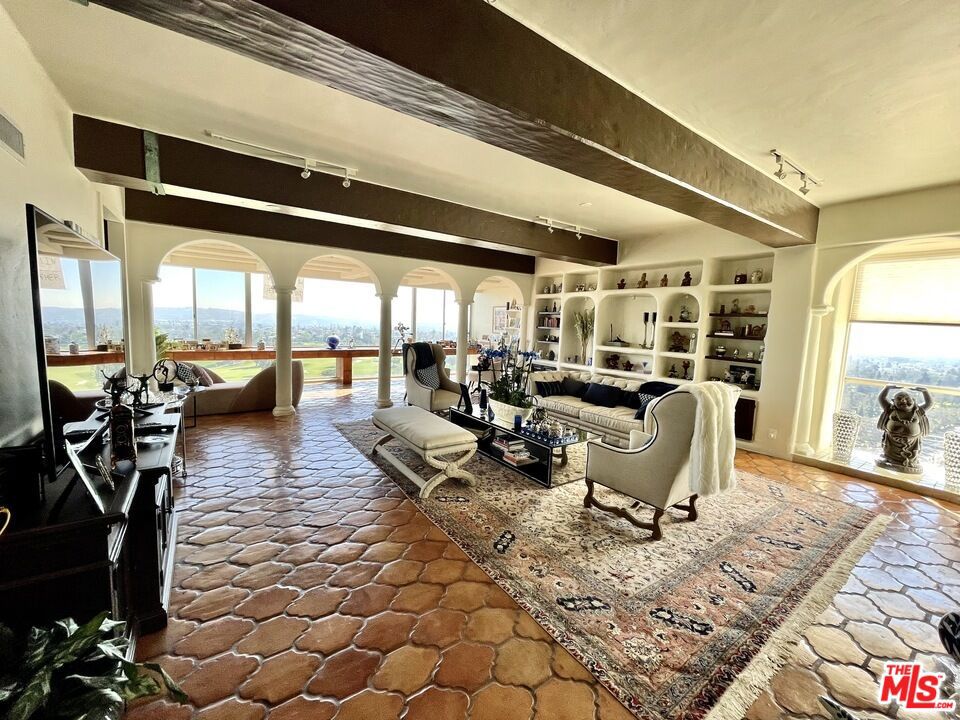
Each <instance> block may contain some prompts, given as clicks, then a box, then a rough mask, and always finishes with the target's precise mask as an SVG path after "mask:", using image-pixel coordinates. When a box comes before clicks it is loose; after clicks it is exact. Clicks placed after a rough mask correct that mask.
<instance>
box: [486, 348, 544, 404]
mask: <svg viewBox="0 0 960 720" xmlns="http://www.w3.org/2000/svg"><path fill="white" fill-rule="evenodd" d="M539 357H540V354H539V353H538V352H537V351H535V350H530V351H526V350H520V349H519V348H517V349H516V350H514V349H512V348H509V347H503V346H501V347H499V348H496V349H485V350H483V351H482V352H481V358H486V359H487V362H489V363H490V364H491V367H492V368H493V380H489V381H486V382H484V383H483V384H484V385H486V386H487V388H488V390H487V401H488V402H489V403H490V409H491V410H492V411H493V414H494V415H495V416H496V417H497V418H499V419H500V420H503V421H505V422H509V423H513V419H514V418H515V417H516V416H517V415H519V416H520V417H521V419H522V421H523V422H526V421H527V420H529V419H530V415H531V414H532V413H533V400H532V396H531V395H530V394H529V393H528V392H527V383H528V382H529V380H530V373H531V372H532V371H533V361H534V360H536V359H537V358H539ZM496 359H499V360H500V361H501V367H500V373H499V375H498V374H497V368H496V364H494V363H493V361H494V360H496Z"/></svg>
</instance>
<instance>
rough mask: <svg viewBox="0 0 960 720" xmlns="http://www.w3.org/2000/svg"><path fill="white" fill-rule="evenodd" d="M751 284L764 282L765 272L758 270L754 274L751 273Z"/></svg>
mask: <svg viewBox="0 0 960 720" xmlns="http://www.w3.org/2000/svg"><path fill="white" fill-rule="evenodd" d="M750 282H751V283H753V284H754V285H756V284H757V283H762V282H763V270H762V269H760V268H757V269H756V270H754V271H753V272H752V273H750Z"/></svg>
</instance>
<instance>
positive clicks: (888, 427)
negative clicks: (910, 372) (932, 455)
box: [876, 385, 933, 475]
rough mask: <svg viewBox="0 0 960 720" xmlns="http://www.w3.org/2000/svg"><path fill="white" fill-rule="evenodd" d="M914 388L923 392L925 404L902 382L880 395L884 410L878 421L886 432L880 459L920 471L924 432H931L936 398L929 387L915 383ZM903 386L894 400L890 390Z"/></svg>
mask: <svg viewBox="0 0 960 720" xmlns="http://www.w3.org/2000/svg"><path fill="white" fill-rule="evenodd" d="M910 389H911V390H915V391H916V392H918V393H920V394H921V395H923V405H918V404H917V401H916V400H914V399H913V396H912V395H911V394H910V393H909V392H907V389H906V388H902V387H900V386H899V385H887V386H886V387H885V388H883V390H881V391H880V395H879V397H878V398H877V399H878V400H879V401H880V408H881V409H882V410H883V412H882V413H881V415H880V420H879V421H878V422H877V428H879V429H880V430H881V431H882V432H883V446H882V447H883V455H882V456H881V457H879V458H878V459H877V461H876V463H877V465H879V466H880V467H885V468H889V469H891V470H896V471H898V472H903V473H910V474H913V475H919V474H920V473H922V472H923V469H922V468H921V467H920V450H921V447H922V441H923V438H924V436H926V435H929V434H930V420H929V418H928V417H927V412H928V411H929V410H931V409H932V408H933V398H932V397H931V396H930V391H929V390H927V389H926V388H925V387H913V388H910ZM891 390H899V391H900V392H898V393H897V394H896V395H894V396H893V401H892V402H891V400H890V398H889V397H888V394H889V393H890V391H891Z"/></svg>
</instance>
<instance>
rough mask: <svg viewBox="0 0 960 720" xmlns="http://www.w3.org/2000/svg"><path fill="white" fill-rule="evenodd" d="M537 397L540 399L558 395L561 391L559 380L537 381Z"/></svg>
mask: <svg viewBox="0 0 960 720" xmlns="http://www.w3.org/2000/svg"><path fill="white" fill-rule="evenodd" d="M536 385H537V395H540V396H541V397H550V396H551V395H559V394H560V393H561V392H562V390H561V389H560V381H559V380H537V383H536Z"/></svg>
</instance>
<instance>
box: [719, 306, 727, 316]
mask: <svg viewBox="0 0 960 720" xmlns="http://www.w3.org/2000/svg"><path fill="white" fill-rule="evenodd" d="M720 314H721V315H726V314H727V306H726V305H724V304H723V303H720Z"/></svg>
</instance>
